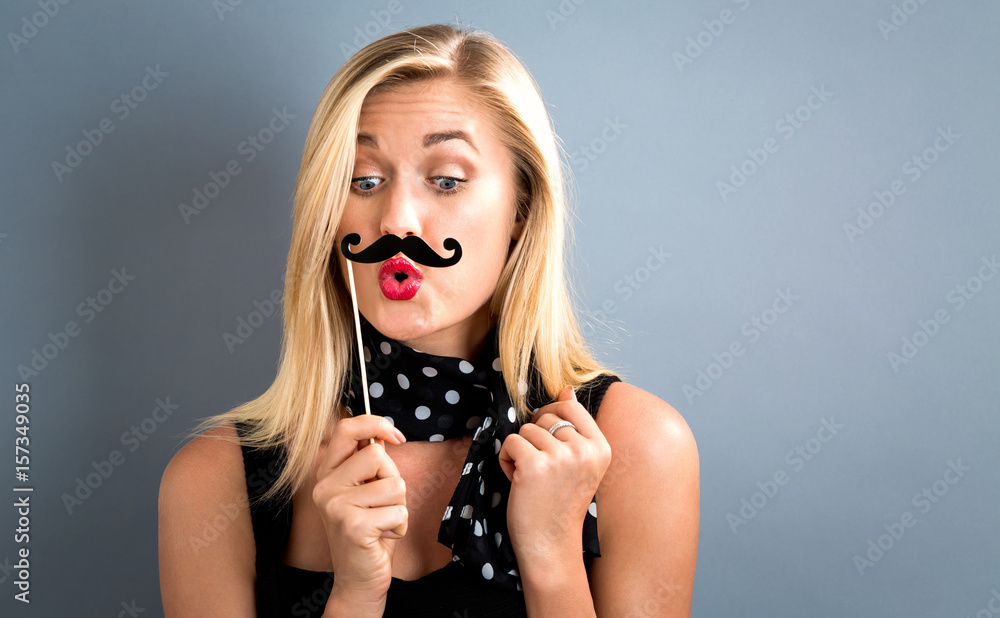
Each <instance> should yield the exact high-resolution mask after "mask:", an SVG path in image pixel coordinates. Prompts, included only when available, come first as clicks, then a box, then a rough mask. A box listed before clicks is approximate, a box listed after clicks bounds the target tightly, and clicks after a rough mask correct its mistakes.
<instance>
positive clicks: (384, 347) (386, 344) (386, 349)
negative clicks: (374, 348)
mask: <svg viewBox="0 0 1000 618" xmlns="http://www.w3.org/2000/svg"><path fill="white" fill-rule="evenodd" d="M378 347H379V349H380V350H382V354H388V353H390V352H392V346H391V345H389V342H388V341H383V342H382V343H380V344H379V346H378Z"/></svg>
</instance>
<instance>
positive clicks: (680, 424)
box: [596, 382, 698, 474]
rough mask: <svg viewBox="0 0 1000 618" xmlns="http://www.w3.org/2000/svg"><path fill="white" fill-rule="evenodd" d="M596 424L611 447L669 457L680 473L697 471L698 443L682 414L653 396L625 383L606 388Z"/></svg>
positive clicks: (646, 454) (647, 455) (673, 466)
mask: <svg viewBox="0 0 1000 618" xmlns="http://www.w3.org/2000/svg"><path fill="white" fill-rule="evenodd" d="M596 421H597V426H598V427H599V428H600V429H601V433H603V434H604V437H605V438H606V439H607V440H608V443H609V444H610V445H611V447H612V450H613V451H614V447H615V446H616V445H618V446H620V447H622V448H621V449H619V451H624V452H631V453H635V452H640V453H643V454H644V456H645V457H658V458H664V457H665V458H668V459H669V460H670V462H672V466H671V467H672V468H674V469H675V471H677V472H680V473H688V474H690V473H691V472H697V469H698V445H697V443H696V442H695V439H694V434H693V433H692V432H691V428H690V427H689V426H688V424H687V422H686V421H685V420H684V417H683V416H681V414H680V413H679V412H678V411H677V410H675V409H674V407H673V406H671V405H670V404H669V403H667V402H665V401H663V400H662V399H660V398H659V397H657V396H656V395H653V394H652V393H648V392H646V391H644V390H642V389H641V388H638V387H636V386H633V385H631V384H627V383H625V382H615V383H613V384H611V385H610V386H609V387H608V390H607V392H606V393H605V395H604V399H603V400H602V401H601V406H600V408H599V409H598V412H597V417H596Z"/></svg>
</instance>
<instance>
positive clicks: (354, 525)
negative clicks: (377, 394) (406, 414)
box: [312, 414, 408, 605]
mask: <svg viewBox="0 0 1000 618" xmlns="http://www.w3.org/2000/svg"><path fill="white" fill-rule="evenodd" d="M328 437H329V440H325V441H324V443H323V445H322V446H321V447H320V451H319V453H318V456H317V458H316V468H315V473H316V485H315V487H314V488H313V491H312V499H313V502H314V503H315V504H316V507H317V508H318V510H319V513H320V517H321V518H322V519H323V526H324V528H325V529H326V537H327V541H328V543H329V546H330V554H331V558H332V559H333V572H334V580H333V590H332V591H331V599H332V598H333V597H335V596H336V597H337V598H338V599H339V600H343V601H349V602H350V603H357V604H360V605H365V604H372V605H378V604H380V603H384V602H385V596H386V592H387V591H388V589H389V584H391V583H392V556H393V552H394V551H395V546H396V541H397V540H398V539H400V538H402V537H403V536H404V535H405V534H406V525H407V519H408V513H407V510H406V485H405V483H404V481H403V478H402V477H401V476H400V475H399V470H397V469H396V465H395V464H394V463H393V461H392V459H391V458H390V457H389V455H388V454H387V453H386V452H385V446H384V444H385V441H386V440H388V441H390V442H392V443H393V444H402V443H403V442H405V438H404V437H403V434H402V433H401V432H399V430H397V429H396V428H395V427H393V425H392V423H391V422H390V421H388V420H386V419H385V417H383V416H378V415H368V414H362V415H358V416H351V417H347V418H344V419H341V420H339V421H337V423H336V425H335V426H334V428H333V431H332V432H331V433H330V434H328ZM370 438H375V443H374V444H371V443H370Z"/></svg>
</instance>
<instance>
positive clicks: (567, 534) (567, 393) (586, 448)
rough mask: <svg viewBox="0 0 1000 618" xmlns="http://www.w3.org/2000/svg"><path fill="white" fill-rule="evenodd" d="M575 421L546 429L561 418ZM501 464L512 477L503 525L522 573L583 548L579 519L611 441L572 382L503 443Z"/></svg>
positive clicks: (607, 458)
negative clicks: (574, 427) (552, 428)
mask: <svg viewBox="0 0 1000 618" xmlns="http://www.w3.org/2000/svg"><path fill="white" fill-rule="evenodd" d="M563 420H566V421H569V422H571V423H573V425H575V426H576V430H574V429H573V428H572V427H568V426H566V427H563V428H561V429H557V430H556V432H555V435H553V434H551V433H549V428H550V427H552V426H553V425H555V424H556V423H558V422H559V421H563ZM499 458H500V466H501V467H502V468H503V471H504V474H506V475H507V478H508V479H510V481H511V490H510V497H509V498H508V503H507V529H508V532H509V534H510V542H511V546H512V547H513V549H514V553H515V554H516V555H517V558H518V564H519V566H520V575H521V577H522V578H523V577H525V576H526V573H525V571H526V570H528V569H537V570H539V571H542V570H543V569H546V568H552V567H556V566H558V565H559V564H560V563H561V561H563V560H566V559H579V558H580V557H581V556H582V552H583V520H584V518H585V517H586V514H587V508H588V507H589V506H590V501H591V499H592V498H593V497H594V495H595V494H596V493H597V488H598V486H599V485H600V484H601V480H602V479H603V478H604V474H605V472H607V470H608V466H609V464H610V463H611V446H610V445H609V444H608V442H607V440H605V438H604V434H602V433H601V430H600V429H599V428H598V427H597V423H596V422H595V421H594V418H593V417H592V416H591V415H590V413H589V412H588V411H587V410H586V409H585V408H584V407H583V406H582V405H580V403H579V402H578V401H577V400H576V396H575V394H574V392H573V389H572V388H571V387H566V388H565V389H564V390H563V391H562V392H561V393H560V394H559V397H558V399H557V400H556V401H555V402H553V403H550V404H548V405H546V406H544V407H542V408H541V409H540V410H539V411H538V413H537V414H536V415H535V417H534V418H533V419H532V421H531V422H530V423H525V424H524V425H522V426H521V428H520V430H519V431H518V433H516V434H511V435H509V436H507V438H506V439H505V440H504V442H503V446H502V447H501V448H500V453H499Z"/></svg>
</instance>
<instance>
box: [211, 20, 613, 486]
mask: <svg viewBox="0 0 1000 618" xmlns="http://www.w3.org/2000/svg"><path fill="white" fill-rule="evenodd" d="M427 79H447V80H451V81H453V82H455V83H457V84H460V85H462V86H464V87H466V88H467V89H468V92H469V93H471V94H472V95H473V96H474V97H475V99H477V100H478V101H479V102H480V103H481V104H482V105H483V106H484V109H486V110H487V111H488V113H489V114H490V115H491V118H492V119H493V121H494V122H495V123H496V126H497V127H498V128H499V129H500V130H499V131H498V132H497V133H498V135H499V137H500V139H501V140H502V141H503V142H504V143H505V145H506V146H507V147H508V148H509V150H510V152H511V154H512V156H513V159H514V161H515V164H516V169H517V179H518V198H517V201H518V203H517V208H518V215H519V217H521V218H523V220H524V229H523V231H522V233H521V236H520V239H519V240H518V241H517V243H516V244H515V246H514V248H513V249H512V251H511V253H510V256H509V258H508V260H507V263H506V264H505V266H504V268H503V270H502V272H501V274H500V279H499V281H498V283H497V288H496V290H495V291H494V294H493V296H492V298H491V300H490V311H491V313H492V314H494V315H496V316H498V332H499V345H500V362H501V371H502V373H503V376H504V380H505V382H506V386H507V389H508V391H509V392H510V394H511V398H512V400H513V401H514V405H515V410H516V412H517V415H518V418H519V420H528V419H530V417H531V411H529V410H527V408H526V404H525V399H524V395H523V393H524V389H525V387H526V386H527V381H528V379H529V366H530V364H531V362H532V361H534V365H535V367H536V368H537V369H538V375H540V377H541V382H542V383H541V384H538V385H535V386H536V387H538V388H540V389H542V392H544V393H547V394H548V395H549V396H550V397H551V398H555V397H556V395H558V393H559V391H560V390H561V389H562V388H565V387H566V386H568V385H573V386H574V387H578V386H580V385H581V384H582V383H584V382H586V381H588V380H590V379H592V378H594V377H596V376H598V375H599V374H601V373H605V372H608V370H607V369H606V368H605V367H604V366H602V365H601V364H599V363H598V362H597V361H596V360H595V359H594V358H593V356H592V354H591V352H590V350H589V349H588V347H587V344H586V342H585V340H584V338H583V335H582V333H581V331H580V328H579V325H578V323H577V320H576V316H575V315H574V312H573V304H572V302H571V298H570V295H569V292H568V288H567V282H566V275H565V272H564V271H565V269H564V259H565V257H564V256H565V247H564V246H565V244H566V242H567V236H568V235H569V234H571V227H570V213H569V206H570V199H569V196H568V193H569V189H568V186H569V185H568V184H567V183H566V181H565V179H564V177H569V174H568V166H567V165H566V164H565V163H564V160H563V158H562V157H561V156H560V153H561V150H560V147H559V145H558V144H557V138H556V135H555V132H554V131H553V129H552V124H551V120H550V119H549V116H548V113H547V112H546V110H545V105H544V103H543V102H542V98H541V95H540V93H539V90H538V86H537V84H536V83H535V81H534V80H533V79H532V77H531V75H530V74H529V73H528V71H527V70H526V69H525V68H524V66H523V65H522V64H521V62H520V61H519V60H518V59H517V58H516V57H515V56H514V55H513V54H512V53H511V52H510V51H509V50H508V49H507V48H506V47H505V46H504V45H503V44H502V43H500V42H499V41H498V40H497V39H496V38H495V37H493V36H492V35H491V34H489V33H487V32H483V31H479V30H470V29H463V28H457V27H454V26H450V25H444V24H435V25H429V26H423V27H418V28H412V29H409V30H404V31H402V32H397V33H395V34H390V35H388V36H385V37H383V38H381V39H378V40H377V41H374V42H373V43H371V44H369V45H367V46H366V47H364V48H363V49H361V50H360V51H358V52H357V53H356V54H354V56H352V57H351V58H350V59H349V60H348V61H347V63H346V64H345V65H344V66H343V67H341V69H340V70H339V71H337V74H336V75H334V77H333V79H332V80H331V81H330V83H329V84H328V85H327V87H326V89H325V90H324V92H323V96H322V97H321V99H320V101H319V104H318V105H317V107H316V112H315V114H314V115H313V119H312V123H311V124H310V126H309V133H308V135H307V136H306V143H305V148H304V151H303V153H302V166H301V168H300V169H299V174H298V178H297V181H296V186H295V193H294V212H293V220H294V223H293V228H292V240H291V247H290V249H289V252H288V267H287V272H286V276H285V292H284V310H283V316H284V334H283V338H282V347H281V356H280V359H279V367H278V373H277V376H276V377H275V380H274V382H273V383H272V384H271V386H270V388H268V389H267V391H265V392H264V393H263V394H262V395H261V396H260V397H258V398H256V399H254V400H252V401H248V402H246V403H244V404H242V405H240V406H238V407H236V408H234V409H232V410H230V411H228V412H226V413H224V414H220V415H217V416H214V417H210V418H208V419H207V420H205V421H203V422H201V423H200V424H199V425H198V427H197V428H196V429H195V430H194V432H193V434H192V435H197V434H198V433H199V432H201V431H204V430H205V429H208V428H210V427H213V426H217V425H221V424H224V423H228V422H234V421H242V422H246V423H249V424H250V426H251V427H252V430H251V431H250V432H249V433H248V434H247V435H246V436H244V437H243V440H242V442H243V443H244V444H246V445H249V446H253V447H267V446H274V445H278V444H283V445H285V446H286V448H287V457H288V459H287V462H286V465H285V467H284V469H283V471H282V473H281V475H280V476H279V477H278V479H276V482H275V483H274V485H273V486H272V487H271V488H270V489H269V490H268V492H267V493H266V494H265V495H264V496H263V498H264V499H270V498H276V497H278V496H279V495H285V496H286V497H289V496H290V495H291V493H294V492H295V491H297V490H298V489H299V487H301V486H302V484H303V482H304V481H305V480H306V479H307V478H308V476H309V474H310V472H311V469H312V464H313V461H314V459H315V457H316V454H317V453H318V450H319V447H320V443H321V441H322V439H323V436H324V434H325V433H326V432H327V430H328V429H329V427H330V425H331V424H332V423H335V422H336V421H337V420H339V419H340V418H342V417H343V416H346V411H344V410H343V408H342V406H341V405H340V401H341V395H342V389H343V388H344V387H345V385H346V377H347V376H348V375H349V373H350V368H351V350H352V346H354V345H356V344H355V342H354V324H353V319H354V318H353V313H352V309H351V299H350V295H349V292H348V290H347V288H346V286H345V285H344V283H343V279H342V276H341V274H340V267H339V264H338V261H337V260H336V259H332V258H331V255H332V252H333V251H334V250H335V247H334V243H335V234H336V231H337V227H338V224H339V221H340V217H341V214H342V212H343V208H344V203H345V201H346V199H347V195H348V190H349V184H350V178H351V175H352V172H353V168H354V156H355V148H356V144H357V133H358V119H359V115H360V112H361V106H362V104H363V103H364V100H365V97H366V96H367V94H368V93H369V92H371V91H372V90H373V89H375V88H376V87H379V88H391V87H392V86H394V85H399V84H403V83H406V82H411V81H416V80H427Z"/></svg>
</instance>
